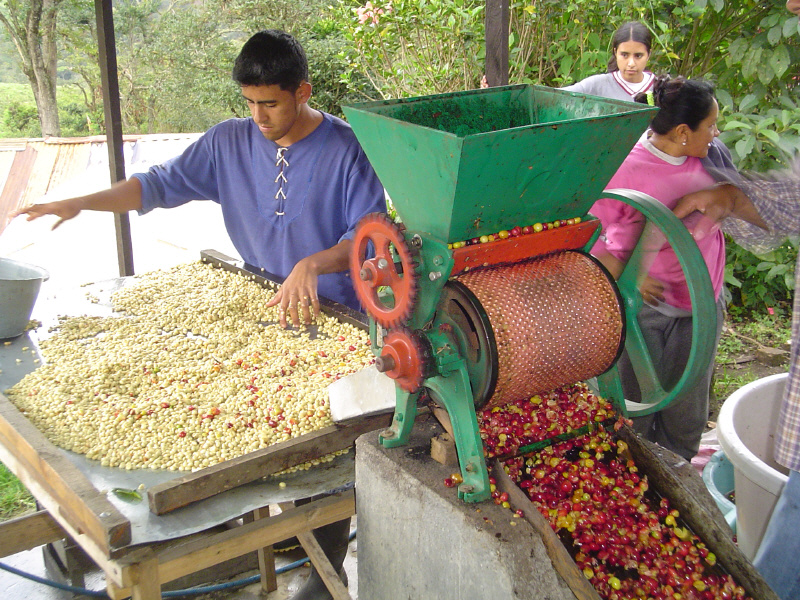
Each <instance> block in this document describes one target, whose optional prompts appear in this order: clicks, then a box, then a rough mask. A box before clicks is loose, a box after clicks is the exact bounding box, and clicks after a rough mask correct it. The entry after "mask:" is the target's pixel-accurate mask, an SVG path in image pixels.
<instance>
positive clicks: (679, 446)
mask: <svg viewBox="0 0 800 600" xmlns="http://www.w3.org/2000/svg"><path fill="white" fill-rule="evenodd" d="M723 318H724V301H723V300H722V298H720V300H719V301H717V328H716V330H715V331H714V330H709V331H704V334H705V335H709V336H710V335H713V336H714V352H713V354H712V359H711V361H710V363H709V365H708V368H707V369H706V372H705V375H703V377H701V378H700V380H699V381H698V382H697V383H695V385H694V386H693V387H692V388H690V389H687V390H684V391H683V393H682V394H681V395H680V396H678V397H677V398H676V399H675V400H673V401H672V403H671V404H670V405H669V406H667V407H666V408H664V409H663V410H661V411H659V412H657V413H653V414H650V415H646V416H644V417H636V418H635V419H633V427H634V429H635V430H636V431H637V432H638V433H639V434H641V435H642V436H643V437H644V438H645V439H647V440H650V441H651V442H655V443H657V444H659V445H661V446H663V447H664V448H667V449H668V450H671V451H672V452H675V453H676V454H679V455H680V456H683V457H684V458H685V459H686V460H691V459H692V457H693V456H694V455H695V454H697V450H698V448H699V447H700V437H701V436H702V435H703V432H704V431H705V428H706V424H707V423H708V396H709V392H710V390H711V379H712V377H713V375H714V359H713V356H715V355H716V353H717V345H718V344H719V338H720V334H721V333H722V324H723ZM639 326H640V327H641V329H642V335H643V336H644V339H645V343H646V344H647V348H648V350H649V352H650V356H651V357H652V359H653V366H654V367H655V369H656V373H657V374H658V378H659V381H660V383H661V386H662V387H663V388H664V389H671V388H672V386H673V385H675V383H676V382H677V381H678V380H679V379H680V376H681V374H683V371H684V369H685V368H686V363H687V359H688V358H689V350H690V349H691V346H692V317H677V318H676V317H667V316H664V315H662V314H661V313H660V312H658V311H657V310H654V309H652V308H650V307H649V306H646V305H645V306H643V307H642V309H641V311H639ZM618 365H619V373H620V378H621V379H622V389H623V391H624V393H625V397H626V398H627V399H628V400H633V401H640V399H641V393H640V392H639V384H638V382H637V381H636V375H635V374H634V373H633V369H632V367H631V363H630V360H629V359H628V355H627V353H623V355H622V356H621V357H620V360H619V363H618Z"/></svg>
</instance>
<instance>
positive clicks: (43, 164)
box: [0, 133, 200, 233]
mask: <svg viewBox="0 0 800 600" xmlns="http://www.w3.org/2000/svg"><path fill="white" fill-rule="evenodd" d="M199 136H200V134H199V133H194V134H152V135H131V136H124V137H123V152H124V155H125V172H126V173H127V174H131V173H135V172H139V171H144V170H146V169H147V168H149V167H150V166H152V165H154V164H159V163H161V162H163V161H165V160H167V159H168V158H171V157H173V156H176V155H178V154H180V153H181V152H182V151H183V149H184V148H186V146H188V145H189V144H190V143H191V142H193V141H194V140H196V139H197V138H198V137H199ZM103 165H105V171H104V170H103V169H102V166H103ZM90 173H91V175H90ZM110 181H111V178H110V174H109V171H108V149H107V146H106V138H105V136H94V137H85V138H48V139H47V140H42V139H0V233H2V231H3V229H4V228H5V226H6V225H7V222H8V215H9V214H10V213H11V212H12V211H14V210H16V209H17V208H19V207H22V206H28V205H30V204H34V203H35V202H37V201H39V199H40V198H42V196H44V195H45V194H48V193H51V192H53V191H55V190H57V189H58V188H63V187H64V186H68V187H69V189H70V190H72V191H73V193H74V195H77V194H82V193H91V192H93V191H96V190H97V189H103V188H105V187H108V185H109V183H110Z"/></svg>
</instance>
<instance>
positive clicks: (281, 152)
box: [275, 148, 289, 217]
mask: <svg viewBox="0 0 800 600" xmlns="http://www.w3.org/2000/svg"><path fill="white" fill-rule="evenodd" d="M287 150H288V148H278V155H277V162H276V163H275V166H276V167H280V169H281V170H280V172H279V173H278V176H277V177H276V178H275V183H277V184H278V186H279V187H278V191H277V192H275V200H277V201H278V209H277V210H276V211H275V214H276V215H278V216H279V217H282V216H283V215H284V214H285V213H284V211H283V201H284V200H286V192H284V191H283V185H284V184H285V183H289V181H288V180H287V179H286V172H285V168H286V167H288V166H289V161H288V160H286V151H287Z"/></svg>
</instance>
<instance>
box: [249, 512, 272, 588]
mask: <svg viewBox="0 0 800 600" xmlns="http://www.w3.org/2000/svg"><path fill="white" fill-rule="evenodd" d="M253 518H254V519H256V520H258V519H268V518H269V506H264V507H263V508H257V509H255V510H254V511H253ZM258 571H259V573H261V591H262V592H264V593H269V592H274V591H275V590H277V589H278V578H277V575H276V574H275V552H274V551H273V549H272V546H266V547H264V548H259V550H258Z"/></svg>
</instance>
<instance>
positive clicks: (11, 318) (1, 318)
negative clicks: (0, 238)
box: [0, 258, 50, 339]
mask: <svg viewBox="0 0 800 600" xmlns="http://www.w3.org/2000/svg"><path fill="white" fill-rule="evenodd" d="M49 277H50V276H49V274H48V273H47V271H45V270H44V269H42V268H41V267H36V266H34V265H29V264H27V263H23V262H19V261H16V260H11V259H10V258H0V339H6V338H12V337H16V336H18V335H21V334H22V333H24V332H25V327H27V325H28V321H29V320H30V318H31V312H33V306H34V304H36V298H37V297H38V296H39V289H40V288H41V285H42V282H43V281H47V279H49Z"/></svg>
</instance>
